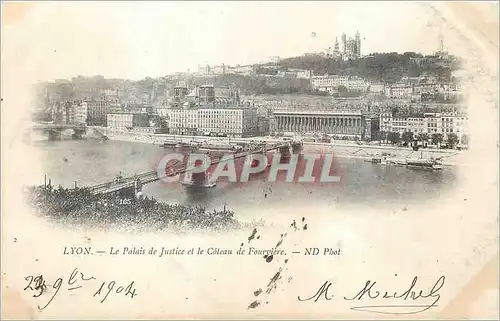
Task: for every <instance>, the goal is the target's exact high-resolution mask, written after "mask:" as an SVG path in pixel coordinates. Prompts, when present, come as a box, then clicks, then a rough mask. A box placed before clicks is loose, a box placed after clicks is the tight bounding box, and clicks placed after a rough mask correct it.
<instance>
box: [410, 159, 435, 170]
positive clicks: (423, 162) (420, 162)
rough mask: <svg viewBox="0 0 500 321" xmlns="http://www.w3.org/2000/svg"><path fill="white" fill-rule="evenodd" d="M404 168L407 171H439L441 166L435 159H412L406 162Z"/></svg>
mask: <svg viewBox="0 0 500 321" xmlns="http://www.w3.org/2000/svg"><path fill="white" fill-rule="evenodd" d="M406 167H407V168H409V169H421V170H427V171H434V170H441V169H443V164H442V163H441V162H440V161H439V160H437V159H432V158H431V159H414V160H407V161H406Z"/></svg>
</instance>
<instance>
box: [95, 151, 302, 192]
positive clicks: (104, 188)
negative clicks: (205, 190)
mask: <svg viewBox="0 0 500 321" xmlns="http://www.w3.org/2000/svg"><path fill="white" fill-rule="evenodd" d="M301 148H302V142H297V141H290V142H280V143H275V144H259V145H258V146H252V147H250V148H248V149H247V150H246V151H241V152H237V153H234V154H233V155H234V156H233V158H234V159H238V158H244V157H247V156H249V155H252V154H259V153H260V154H265V153H267V152H270V151H273V150H279V152H280V154H282V155H289V154H290V153H297V152H299V151H300V150H301ZM209 158H210V166H213V165H217V164H219V163H220V162H221V158H222V156H220V155H213V154H209ZM187 166H188V165H187V164H184V163H183V162H178V163H176V164H173V165H171V166H169V167H167V168H166V169H165V176H176V175H179V174H183V173H186V172H188V171H190V170H194V169H195V167H191V168H187ZM161 178H162V177H159V176H158V172H157V171H155V170H153V171H149V172H145V173H141V174H138V175H133V176H128V177H119V178H116V179H115V180H114V181H111V182H106V183H102V184H97V185H93V186H88V187H87V188H90V190H91V192H92V193H93V194H108V193H119V192H122V191H132V192H133V194H134V195H136V194H137V193H138V192H140V191H141V190H142V186H143V185H145V184H148V183H151V182H155V181H158V180H160V179H161Z"/></svg>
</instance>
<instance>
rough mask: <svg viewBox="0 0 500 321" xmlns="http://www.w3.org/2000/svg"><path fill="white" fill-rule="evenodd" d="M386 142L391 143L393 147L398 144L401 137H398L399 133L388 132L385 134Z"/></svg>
mask: <svg viewBox="0 0 500 321" xmlns="http://www.w3.org/2000/svg"><path fill="white" fill-rule="evenodd" d="M387 140H389V141H390V142H391V144H393V145H395V144H399V142H400V141H401V137H400V135H399V133H395V132H389V133H388V134H387Z"/></svg>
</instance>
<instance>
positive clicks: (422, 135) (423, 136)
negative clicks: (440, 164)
mask: <svg viewBox="0 0 500 321" xmlns="http://www.w3.org/2000/svg"><path fill="white" fill-rule="evenodd" d="M417 139H418V140H419V141H420V142H422V145H423V146H424V147H425V146H427V143H428V142H429V134H427V133H420V134H418V136H417Z"/></svg>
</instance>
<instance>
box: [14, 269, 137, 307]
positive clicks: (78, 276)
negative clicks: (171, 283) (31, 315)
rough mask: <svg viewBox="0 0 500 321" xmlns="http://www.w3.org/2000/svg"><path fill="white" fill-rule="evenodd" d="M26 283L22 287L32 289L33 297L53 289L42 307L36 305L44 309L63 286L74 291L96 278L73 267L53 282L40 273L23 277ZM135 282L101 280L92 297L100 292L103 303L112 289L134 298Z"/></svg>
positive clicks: (26, 289)
mask: <svg viewBox="0 0 500 321" xmlns="http://www.w3.org/2000/svg"><path fill="white" fill-rule="evenodd" d="M25 280H26V282H28V284H27V285H26V287H25V288H24V291H34V292H35V293H34V294H33V297H35V298H38V297H40V296H41V295H42V294H44V293H48V292H49V291H50V290H51V289H52V290H55V292H54V293H53V294H52V296H51V297H50V299H49V300H48V301H47V303H46V304H45V305H44V306H43V307H42V306H40V305H38V309H39V310H40V311H41V310H44V309H45V308H47V307H48V306H49V304H50V303H51V302H52V301H53V300H54V298H55V297H56V295H57V294H58V293H59V291H60V290H61V288H63V287H65V288H66V291H74V290H77V289H81V288H83V286H84V285H85V284H87V283H92V282H91V281H92V280H96V278H95V277H93V276H90V277H88V276H85V275H84V274H83V273H82V272H80V271H79V270H78V269H77V268H75V269H73V271H72V272H71V273H70V274H69V277H59V278H57V280H55V281H54V282H53V283H48V284H49V285H48V286H47V281H46V280H45V279H44V277H43V275H42V274H39V275H36V276H33V275H30V276H27V277H26V278H25ZM134 284H135V282H134V281H132V282H130V283H129V284H128V285H126V286H121V285H118V284H117V282H116V281H110V282H102V283H101V284H100V286H99V287H98V288H97V290H96V291H95V293H94V295H93V297H100V296H101V295H102V294H104V296H103V297H102V300H101V301H100V303H103V302H104V301H105V300H106V299H107V297H108V296H109V294H110V293H111V292H113V291H114V293H116V294H120V293H122V292H123V294H124V295H125V296H130V298H134V297H135V296H137V293H136V289H135V287H134Z"/></svg>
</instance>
